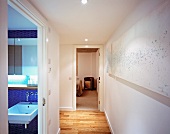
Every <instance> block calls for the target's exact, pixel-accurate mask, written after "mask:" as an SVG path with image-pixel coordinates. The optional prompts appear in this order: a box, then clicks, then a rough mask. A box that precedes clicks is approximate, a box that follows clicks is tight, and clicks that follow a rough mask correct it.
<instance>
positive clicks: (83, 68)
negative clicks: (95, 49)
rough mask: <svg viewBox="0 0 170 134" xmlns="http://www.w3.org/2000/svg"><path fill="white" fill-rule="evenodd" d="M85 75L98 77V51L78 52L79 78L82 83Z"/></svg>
mask: <svg viewBox="0 0 170 134" xmlns="http://www.w3.org/2000/svg"><path fill="white" fill-rule="evenodd" d="M84 77H94V78H96V53H78V78H79V79H80V80H82V83H84Z"/></svg>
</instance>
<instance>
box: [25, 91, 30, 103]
mask: <svg viewBox="0 0 170 134" xmlns="http://www.w3.org/2000/svg"><path fill="white" fill-rule="evenodd" d="M29 95H30V93H29V92H26V101H28V97H29Z"/></svg>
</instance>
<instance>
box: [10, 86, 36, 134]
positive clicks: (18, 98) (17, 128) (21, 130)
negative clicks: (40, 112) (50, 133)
mask: <svg viewBox="0 0 170 134" xmlns="http://www.w3.org/2000/svg"><path fill="white" fill-rule="evenodd" d="M26 92H29V93H30V92H32V93H33V94H32V95H29V97H28V101H29V102H37V100H38V96H37V89H31V90H26V89H24V88H23V89H9V90H8V108H10V107H12V106H13V105H15V104H17V103H19V102H25V101H26ZM37 133H38V116H36V117H35V118H34V119H33V120H32V121H31V122H30V123H29V124H28V126H27V129H25V126H24V125H22V124H9V134H37Z"/></svg>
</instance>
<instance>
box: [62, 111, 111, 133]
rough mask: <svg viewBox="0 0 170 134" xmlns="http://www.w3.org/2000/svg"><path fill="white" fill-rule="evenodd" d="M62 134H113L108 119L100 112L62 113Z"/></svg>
mask: <svg viewBox="0 0 170 134" xmlns="http://www.w3.org/2000/svg"><path fill="white" fill-rule="evenodd" d="M60 129H61V131H60V134H111V132H110V130H109V126H108V123H107V120H106V117H105V115H104V113H103V112H99V111H84V110H83V111H61V112H60Z"/></svg>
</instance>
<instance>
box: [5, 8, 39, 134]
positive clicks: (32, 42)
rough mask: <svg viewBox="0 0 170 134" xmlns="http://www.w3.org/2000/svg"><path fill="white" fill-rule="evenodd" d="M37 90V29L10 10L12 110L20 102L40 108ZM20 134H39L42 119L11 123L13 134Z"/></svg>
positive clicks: (10, 101) (9, 103)
mask: <svg viewBox="0 0 170 134" xmlns="http://www.w3.org/2000/svg"><path fill="white" fill-rule="evenodd" d="M37 89H38V67H37V26H36V25H34V24H33V23H32V22H30V21H29V20H28V19H26V18H25V17H24V16H22V15H21V14H20V13H18V12H17V11H16V10H14V9H13V8H12V7H11V6H8V108H11V107H13V106H15V105H16V104H18V103H19V102H28V103H29V106H31V105H33V104H36V105H37V102H38V90H37ZM37 110H38V107H37ZM8 115H9V113H8ZM9 119H10V118H9ZM20 133H21V134H37V133H38V115H36V116H35V117H34V118H33V119H32V120H31V121H30V122H29V123H19V122H16V123H14V122H12V123H11V122H10V121H9V134H20Z"/></svg>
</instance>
